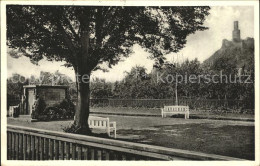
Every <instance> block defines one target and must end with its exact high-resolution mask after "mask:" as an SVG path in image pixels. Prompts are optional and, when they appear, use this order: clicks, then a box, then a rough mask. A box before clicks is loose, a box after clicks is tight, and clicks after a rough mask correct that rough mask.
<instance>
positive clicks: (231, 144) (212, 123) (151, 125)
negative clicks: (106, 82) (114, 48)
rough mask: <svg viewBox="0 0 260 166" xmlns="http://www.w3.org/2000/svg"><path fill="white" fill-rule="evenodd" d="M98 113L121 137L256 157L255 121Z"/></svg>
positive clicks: (53, 124) (53, 126) (54, 124)
mask: <svg viewBox="0 0 260 166" xmlns="http://www.w3.org/2000/svg"><path fill="white" fill-rule="evenodd" d="M93 115H94V114H93ZM95 116H96V115H95ZM98 116H103V117H109V118H110V121H116V123H117V134H118V135H117V136H118V139H120V140H126V141H131V142H139V143H145V144H151V145H159V146H164V147H169V148H177V149H185V150H192V151H199V152H204V153H211V154H219V155H225V156H230V157H237V158H243V159H250V160H253V159H254V122H246V121H231V120H209V119H187V120H185V119H183V118H164V119H162V118H161V117H145V116H119V115H100V114H99V115H98ZM69 123H72V121H69V120H67V121H50V122H33V123H30V122H26V121H18V120H12V119H8V124H13V125H20V126H27V127H34V128H41V129H47V130H55V131H62V128H64V127H65V126H68V125H69Z"/></svg>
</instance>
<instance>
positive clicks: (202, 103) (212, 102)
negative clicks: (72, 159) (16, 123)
mask: <svg viewBox="0 0 260 166" xmlns="http://www.w3.org/2000/svg"><path fill="white" fill-rule="evenodd" d="M72 100H73V102H74V104H76V102H77V100H76V99H72ZM19 102H20V100H9V101H8V108H9V106H13V105H18V104H19ZM178 102H179V103H178V104H179V105H188V106H189V107H190V109H204V110H208V109H219V108H220V109H223V108H224V109H233V110H238V109H241V108H243V109H251V110H254V102H253V104H247V103H246V102H245V101H243V100H223V99H222V100H217V99H199V100H197V99H179V101H178ZM174 104H175V100H174V99H90V106H91V107H107V106H109V107H132V108H140V107H144V108H162V107H163V106H165V105H174ZM21 114H26V113H23V112H22V110H21Z"/></svg>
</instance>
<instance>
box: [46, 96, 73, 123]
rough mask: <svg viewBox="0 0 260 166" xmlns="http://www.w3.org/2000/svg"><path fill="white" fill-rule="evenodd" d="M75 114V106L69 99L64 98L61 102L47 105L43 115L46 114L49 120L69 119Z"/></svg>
mask: <svg viewBox="0 0 260 166" xmlns="http://www.w3.org/2000/svg"><path fill="white" fill-rule="evenodd" d="M74 114H75V106H74V104H73V103H72V102H71V101H70V100H68V99H64V100H63V101H62V102H61V103H60V104H56V105H54V106H50V107H47V108H45V109H44V111H43V115H46V116H47V119H49V120H56V119H69V118H72V117H73V116H74Z"/></svg>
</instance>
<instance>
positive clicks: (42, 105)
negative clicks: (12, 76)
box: [31, 98, 46, 119]
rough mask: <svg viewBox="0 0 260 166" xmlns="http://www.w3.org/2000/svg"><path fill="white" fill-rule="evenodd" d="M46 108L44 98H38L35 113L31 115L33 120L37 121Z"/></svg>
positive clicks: (34, 107)
mask: <svg viewBox="0 0 260 166" xmlns="http://www.w3.org/2000/svg"><path fill="white" fill-rule="evenodd" d="M45 108H46V103H45V101H44V100H43V99H42V98H38V99H37V100H36V101H35V103H34V105H33V109H34V111H33V112H32V114H31V116H32V118H33V119H37V118H38V116H39V115H41V114H43V112H44V110H45Z"/></svg>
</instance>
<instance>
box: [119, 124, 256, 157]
mask: <svg viewBox="0 0 260 166" xmlns="http://www.w3.org/2000/svg"><path fill="white" fill-rule="evenodd" d="M155 128H156V129H153V130H133V129H130V130H119V131H118V134H122V135H131V134H134V135H140V136H142V137H139V139H131V140H130V139H124V140H128V141H134V142H139V143H146V144H153V145H158V146H164V147H169V148H177V149H185V150H192V151H199V152H204V153H211V154H219V155H224V156H230V157H237V158H243V159H249V160H254V127H253V126H219V127H216V126H214V125H212V124H208V123H204V124H181V125H166V126H155Z"/></svg>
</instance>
